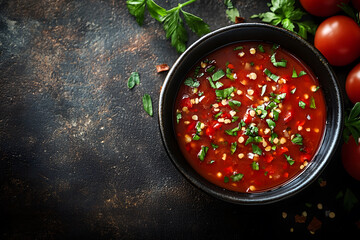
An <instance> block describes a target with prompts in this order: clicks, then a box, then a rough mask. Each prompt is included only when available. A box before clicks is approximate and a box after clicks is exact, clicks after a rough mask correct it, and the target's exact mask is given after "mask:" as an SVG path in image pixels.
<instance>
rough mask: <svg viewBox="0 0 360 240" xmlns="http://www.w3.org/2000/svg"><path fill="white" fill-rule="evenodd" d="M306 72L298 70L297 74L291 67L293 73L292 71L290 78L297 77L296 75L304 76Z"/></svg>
mask: <svg viewBox="0 0 360 240" xmlns="http://www.w3.org/2000/svg"><path fill="white" fill-rule="evenodd" d="M306 74H307V73H306V72H305V71H300V72H299V74H297V73H296V70H295V68H293V73H292V76H291V77H292V78H298V77H301V76H304V75H306Z"/></svg>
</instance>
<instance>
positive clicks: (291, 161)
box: [284, 154, 295, 166]
mask: <svg viewBox="0 0 360 240" xmlns="http://www.w3.org/2000/svg"><path fill="white" fill-rule="evenodd" d="M284 156H285V158H286V160H287V162H288V163H289V165H290V166H291V165H293V164H294V163H295V160H294V159H292V158H291V157H290V155H286V154H284Z"/></svg>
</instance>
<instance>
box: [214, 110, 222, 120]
mask: <svg viewBox="0 0 360 240" xmlns="http://www.w3.org/2000/svg"><path fill="white" fill-rule="evenodd" d="M221 114H223V112H219V113H217V114H216V115H215V116H214V118H215V119H218V118H219V117H220V116H221Z"/></svg>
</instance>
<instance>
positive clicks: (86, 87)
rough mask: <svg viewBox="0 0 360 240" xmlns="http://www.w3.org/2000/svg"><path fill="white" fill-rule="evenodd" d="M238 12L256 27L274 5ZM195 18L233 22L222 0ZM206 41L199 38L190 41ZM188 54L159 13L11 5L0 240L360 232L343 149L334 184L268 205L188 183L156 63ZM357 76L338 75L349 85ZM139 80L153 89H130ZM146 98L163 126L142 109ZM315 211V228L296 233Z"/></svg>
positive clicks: (3, 10) (5, 21) (4, 12)
mask: <svg viewBox="0 0 360 240" xmlns="http://www.w3.org/2000/svg"><path fill="white" fill-rule="evenodd" d="M156 2H157V3H158V4H160V5H161V6H163V7H165V8H167V9H169V8H170V7H173V6H176V5H177V3H178V1H160V0H159V1H156ZM180 2H181V1H180ZM233 2H234V3H235V6H236V7H237V8H238V9H239V10H240V14H241V16H243V17H244V18H245V19H246V21H247V22H255V21H259V20H258V19H250V16H251V15H252V14H255V13H259V12H264V11H266V10H267V9H268V8H267V6H266V2H267V1H261V0H258V1H252V0H243V1H233ZM186 9H187V10H189V11H190V12H192V13H194V14H196V15H198V16H200V17H202V18H203V19H204V20H205V21H206V22H207V23H208V24H209V25H210V27H211V30H215V29H218V28H220V27H223V26H227V25H229V24H230V22H229V21H228V19H227V18H226V15H225V7H224V5H223V1H222V0H212V1H205V0H199V1H197V2H196V3H193V4H191V5H190V6H188V7H186ZM314 20H315V21H320V20H321V19H315V18H314ZM196 39H197V37H196V36H195V35H193V34H190V40H189V44H190V43H191V42H193V41H195V40H196ZM178 56H179V54H178V53H177V52H176V51H175V49H174V48H173V47H171V45H170V41H168V40H166V38H165V33H164V30H163V29H162V26H161V25H160V24H159V23H158V22H156V21H155V20H154V19H152V18H150V16H149V15H148V14H146V17H145V22H144V25H143V26H141V27H140V26H138V25H137V23H136V21H135V19H134V18H133V17H132V16H131V15H130V14H129V13H128V10H127V8H126V4H125V1H123V0H116V1H115V0H107V1H106V0H104V1H100V0H88V1H81V0H74V1H70V0H0V164H1V165H0V173H1V174H0V179H1V182H0V184H1V185H0V201H1V203H0V206H1V207H0V209H1V216H2V217H3V221H4V220H5V221H6V223H5V224H4V223H3V224H2V225H1V236H0V238H2V239H53V238H79V237H86V238H87V239H99V238H106V239H108V238H111V239H117V238H119V239H204V238H208V239H224V238H225V237H231V238H233V239H234V238H235V239H240V238H243V237H244V236H248V235H250V236H253V237H261V236H262V237H266V238H270V239H271V238H275V237H277V238H282V236H284V237H291V238H301V239H324V238H326V237H329V236H335V235H339V236H343V235H344V234H345V235H352V236H353V237H354V236H360V234H359V225H360V222H359V221H360V214H359V213H360V211H359V204H357V205H355V207H353V208H352V210H351V211H350V212H348V211H346V210H345V208H344V205H343V198H341V197H338V198H336V196H337V195H338V193H339V192H341V191H342V192H343V193H344V192H345V191H346V189H347V188H349V189H351V191H352V192H353V193H354V194H355V195H356V196H357V197H358V198H359V199H360V191H359V187H360V185H359V182H357V181H355V180H353V179H351V178H350V177H349V176H348V175H347V174H346V173H345V171H344V170H343V168H342V166H341V163H340V155H339V151H338V153H337V154H336V156H335V157H334V159H333V161H332V163H331V164H330V165H329V166H328V167H327V169H326V170H325V172H324V173H323V174H322V176H321V178H322V179H323V180H326V183H327V184H326V186H324V187H321V186H320V185H319V183H318V181H317V182H314V183H313V184H312V185H311V186H310V187H308V188H307V189H306V190H304V191H303V192H301V193H300V194H298V195H296V196H295V197H293V198H290V199H288V200H285V201H282V202H279V203H276V204H272V205H268V206H262V207H244V206H238V205H234V204H230V203H226V202H222V201H220V200H217V199H214V198H213V197H211V196H208V195H207V194H205V193H203V192H201V191H200V190H199V189H197V188H195V187H194V186H192V185H191V184H190V183H189V182H187V181H186V180H185V179H184V177H183V176H182V175H181V174H180V173H179V172H178V171H177V170H176V169H175V167H174V166H173V165H172V163H171V162H170V160H169V158H168V156H167V154H166V152H165V149H164V147H163V145H162V142H161V138H160V134H159V128H158V119H157V115H156V112H157V110H158V107H157V104H158V98H159V92H160V87H161V85H162V82H163V80H164V79H165V76H166V73H157V72H156V69H155V65H157V64H161V63H167V64H169V65H170V66H171V65H172V64H173V63H174V62H175V60H176V58H177V57H178ZM351 66H353V65H351ZM351 66H347V67H342V68H336V69H335V71H336V73H337V75H338V77H339V81H340V82H341V84H342V86H343V85H344V81H345V76H346V73H347V72H348V71H349V70H350V69H351ZM132 71H138V72H139V74H140V77H141V84H140V85H138V86H136V87H135V88H134V89H132V90H129V89H128V88H127V87H126V82H127V79H128V77H129V75H130V73H131V72H132ZM145 93H148V94H150V95H151V96H152V99H153V105H154V113H155V114H154V117H150V116H148V115H147V114H146V113H145V111H144V110H143V108H142V101H141V98H142V96H143V94H145ZM339 150H340V148H339ZM318 203H322V205H323V209H318V208H317V204H318ZM303 211H306V213H307V217H306V220H305V223H295V216H296V215H301V214H302V212H303ZM282 212H286V213H287V217H286V218H283V217H282ZM330 212H334V213H335V214H336V215H335V218H330V217H328V215H329V213H330ZM313 217H316V218H317V219H319V220H320V221H321V222H322V225H321V228H320V229H319V230H317V231H316V232H315V234H311V233H310V232H309V230H308V229H307V228H308V225H309V223H310V222H311V221H312V219H313ZM290 228H293V230H294V232H290ZM355 239H356V238H355Z"/></svg>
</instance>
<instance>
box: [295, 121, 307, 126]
mask: <svg viewBox="0 0 360 240" xmlns="http://www.w3.org/2000/svg"><path fill="white" fill-rule="evenodd" d="M304 124H305V120H302V121H297V122H296V126H297V127H298V126H304Z"/></svg>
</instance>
